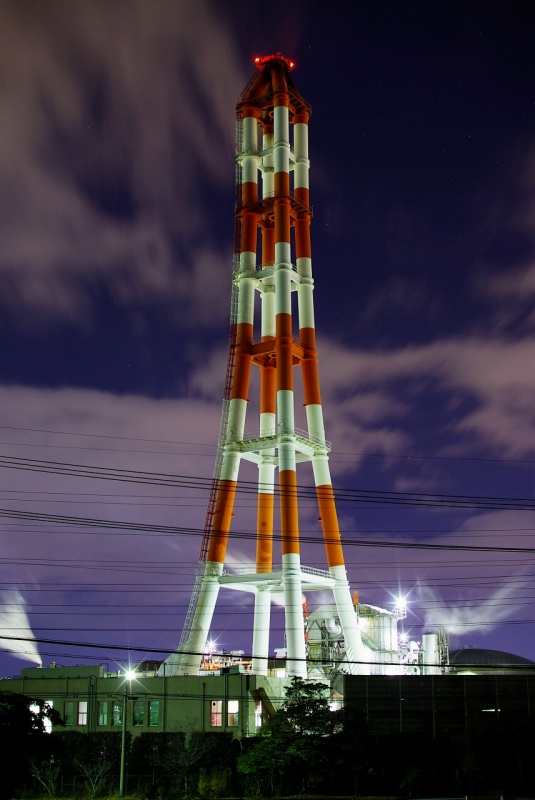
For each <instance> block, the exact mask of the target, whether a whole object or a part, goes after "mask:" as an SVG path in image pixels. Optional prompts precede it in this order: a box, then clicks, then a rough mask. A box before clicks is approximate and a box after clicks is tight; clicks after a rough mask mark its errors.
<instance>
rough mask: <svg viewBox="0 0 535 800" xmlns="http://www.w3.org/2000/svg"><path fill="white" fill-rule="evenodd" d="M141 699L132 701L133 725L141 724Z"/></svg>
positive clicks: (142, 703)
mask: <svg viewBox="0 0 535 800" xmlns="http://www.w3.org/2000/svg"><path fill="white" fill-rule="evenodd" d="M144 705H145V704H144V702H143V700H136V701H135V703H134V725H135V726H139V725H143V707H144Z"/></svg>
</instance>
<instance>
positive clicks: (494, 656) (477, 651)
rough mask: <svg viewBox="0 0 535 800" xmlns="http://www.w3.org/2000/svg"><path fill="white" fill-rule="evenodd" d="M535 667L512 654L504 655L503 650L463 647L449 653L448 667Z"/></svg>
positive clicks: (532, 663) (533, 664)
mask: <svg viewBox="0 0 535 800" xmlns="http://www.w3.org/2000/svg"><path fill="white" fill-rule="evenodd" d="M522 665H524V666H526V667H528V666H531V667H535V661H531V659H529V658H524V656H517V655H515V654H514V653H505V652H504V651H503V650H485V649H483V648H479V647H463V648H461V649H460V650H451V651H450V666H452V667H476V666H482V667H510V666H522Z"/></svg>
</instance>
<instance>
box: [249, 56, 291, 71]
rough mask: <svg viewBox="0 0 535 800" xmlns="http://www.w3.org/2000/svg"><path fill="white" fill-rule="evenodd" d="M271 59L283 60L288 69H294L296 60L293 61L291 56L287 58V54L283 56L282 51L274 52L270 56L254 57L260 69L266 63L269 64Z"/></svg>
mask: <svg viewBox="0 0 535 800" xmlns="http://www.w3.org/2000/svg"><path fill="white" fill-rule="evenodd" d="M270 61H283V62H284V64H285V65H286V68H287V69H293V68H294V67H295V61H292V59H291V58H286V56H283V55H282V53H272V54H271V55H269V56H255V57H254V59H253V62H254V64H255V65H256V66H257V67H258V69H260V68H261V67H263V66H264V65H265V64H269V62H270Z"/></svg>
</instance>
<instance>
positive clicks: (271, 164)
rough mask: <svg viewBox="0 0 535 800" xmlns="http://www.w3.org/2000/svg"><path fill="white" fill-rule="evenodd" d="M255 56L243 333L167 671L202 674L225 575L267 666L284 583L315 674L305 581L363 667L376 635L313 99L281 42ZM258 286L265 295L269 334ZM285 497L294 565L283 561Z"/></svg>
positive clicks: (289, 632) (292, 660) (242, 145)
mask: <svg viewBox="0 0 535 800" xmlns="http://www.w3.org/2000/svg"><path fill="white" fill-rule="evenodd" d="M255 63H256V71H255V73H254V75H253V76H252V78H251V79H250V81H249V82H248V84H247V85H246V87H245V89H244V91H243V92H242V94H241V97H240V100H239V102H238V104H237V108H236V114H237V147H236V149H237V153H236V164H237V193H238V199H237V205H236V231H235V233H236V237H235V260H234V274H233V293H232V311H231V335H230V346H229V358H228V364H227V380H226V387H225V397H224V402H223V412H222V416H221V429H220V437H219V447H218V455H217V460H216V467H215V471H214V480H213V484H212V492H211V497H210V501H209V507H208V511H207V516H206V524H205V535H204V539H203V545H202V549H201V559H200V560H201V562H203V568H202V574H199V575H198V576H197V580H196V584H195V587H194V590H193V594H192V598H191V602H190V606H189V610H188V614H187V617H186V621H185V624H184V629H183V631H182V637H181V640H180V644H179V646H178V649H177V652H176V653H175V654H173V655H172V656H170V657H169V658H168V660H167V662H166V673H165V674H167V675H169V674H190V675H191V674H197V673H198V670H199V667H200V664H201V660H202V654H203V652H204V651H205V646H206V642H207V639H208V635H209V631H210V625H211V622H212V616H213V613H214V609H215V606H216V602H217V598H218V594H219V590H220V588H221V587H222V586H224V587H226V588H229V589H235V590H240V591H248V592H251V593H253V594H254V598H255V611H254V629H253V642H252V655H253V661H252V672H253V673H254V674H257V675H265V674H267V664H268V652H269V631H270V610H271V595H272V593H275V592H276V593H282V595H283V598H284V610H285V611H284V613H285V634H286V649H287V662H286V670H287V674H288V675H289V676H292V675H297V676H302V677H306V675H307V642H306V633H305V629H304V620H303V592H311V591H316V590H325V589H330V590H331V591H332V593H333V597H334V603H335V606H336V611H337V616H338V620H339V625H340V627H341V631H342V634H343V640H344V648H345V664H346V667H345V668H346V670H347V671H349V672H353V673H359V672H361V671H362V666H361V665H362V662H363V661H364V657H363V644H362V640H361V634H360V630H359V627H358V624H357V617H356V614H355V609H354V607H353V602H352V597H351V591H350V588H349V584H348V581H347V576H346V568H345V564H344V557H343V552H342V544H341V538H340V530H339V526H338V518H337V513H336V507H335V499H334V494H333V489H332V484H331V477H330V470H329V461H328V452H329V449H330V447H329V444H328V442H327V441H326V439H325V431H324V426H323V411H322V407H321V398H320V387H319V379H318V370H317V361H318V359H317V353H316V342H315V330H314V305H313V289H314V282H313V279H312V266H311V248H310V221H311V216H312V214H311V207H310V202H309V159H308V121H309V117H310V113H311V109H310V106H309V105H308V104H307V103H306V102H305V101H304V100H303V98H302V97H301V95H300V94H299V92H298V91H297V89H296V87H295V84H294V82H293V79H292V76H291V70H292V67H293V63H292V62H291V61H290V60H289V59H287V58H285V57H284V56H283V55H281V54H280V53H277V54H275V55H269V56H265V57H263V58H256V59H255ZM259 251H260V253H261V257H260V258H259V255H258V254H259ZM259 262H260V263H259ZM256 292H258V293H259V296H260V301H261V303H260V304H261V308H260V314H258V313H257V316H260V321H259V325H258V326H257V330H258V333H255V319H254V316H255V314H254V310H255V297H256ZM293 298H296V301H295V304H294V303H293V302H292V299H293ZM294 305H295V306H296V307H297V315H296V314H295V311H294ZM296 317H297V319H296ZM296 366H299V367H300V371H301V377H302V386H303V395H304V402H305V407H306V424H307V428H308V430H307V431H301V430H298V429H296V427H295V424H294V417H295V414H294V367H296ZM252 367H255V368H257V369H258V374H259V378H260V408H259V410H258V415H259V416H258V418H257V422H256V425H257V426H258V428H257V431H258V432H257V433H255V434H254V436H253V438H246V437H245V421H246V413H247V411H248V396H249V386H250V374H251V369H252ZM249 413H250V410H249ZM255 427H256V426H255ZM242 459H247V460H249V461H252V462H253V463H254V464H256V465H257V466H258V504H257V529H256V568H255V571H254V572H252V573H250V574H247V575H230V574H225V571H224V565H225V556H226V551H227V544H228V539H229V535H230V526H231V518H232V516H233V506H234V499H235V495H236V490H237V488H238V473H239V468H240V462H241V461H242ZM303 462H311V464H312V470H313V475H314V483H315V491H316V496H317V503H318V510H319V518H320V520H321V527H322V531H323V538H324V544H325V552H326V562H327V566H328V570H318V569H311V568H307V567H305V566H303V565H302V564H301V555H300V542H299V519H298V499H299V490H298V480H297V467H298V466H299V465H300V464H302V463H303ZM277 470H278V478H277V481H276V480H275V478H276V473H277ZM276 484H277V485H276ZM276 496H278V506H279V517H280V527H279V531H280V546H281V551H282V552H281V555H282V564H281V566H274V564H273V555H274V554H273V543H274V531H275V525H274V517H275V497H276Z"/></svg>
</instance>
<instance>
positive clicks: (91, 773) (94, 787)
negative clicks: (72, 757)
mask: <svg viewBox="0 0 535 800" xmlns="http://www.w3.org/2000/svg"><path fill="white" fill-rule="evenodd" d="M75 764H76V767H77V769H78V771H79V772H80V773H81V774H82V775H83V776H84V778H85V779H86V780H87V782H88V784H89V786H90V787H91V793H92V795H93V797H96V796H97V793H98V791H99V790H100V789H102V788H103V786H104V784H105V782H106V781H107V779H108V777H109V774H110V771H111V768H112V766H113V765H112V763H111V761H107V760H106V758H105V756H104V755H103V756H102V757H101V758H100V759H97V760H94V761H88V762H83V761H76V762H75Z"/></svg>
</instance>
